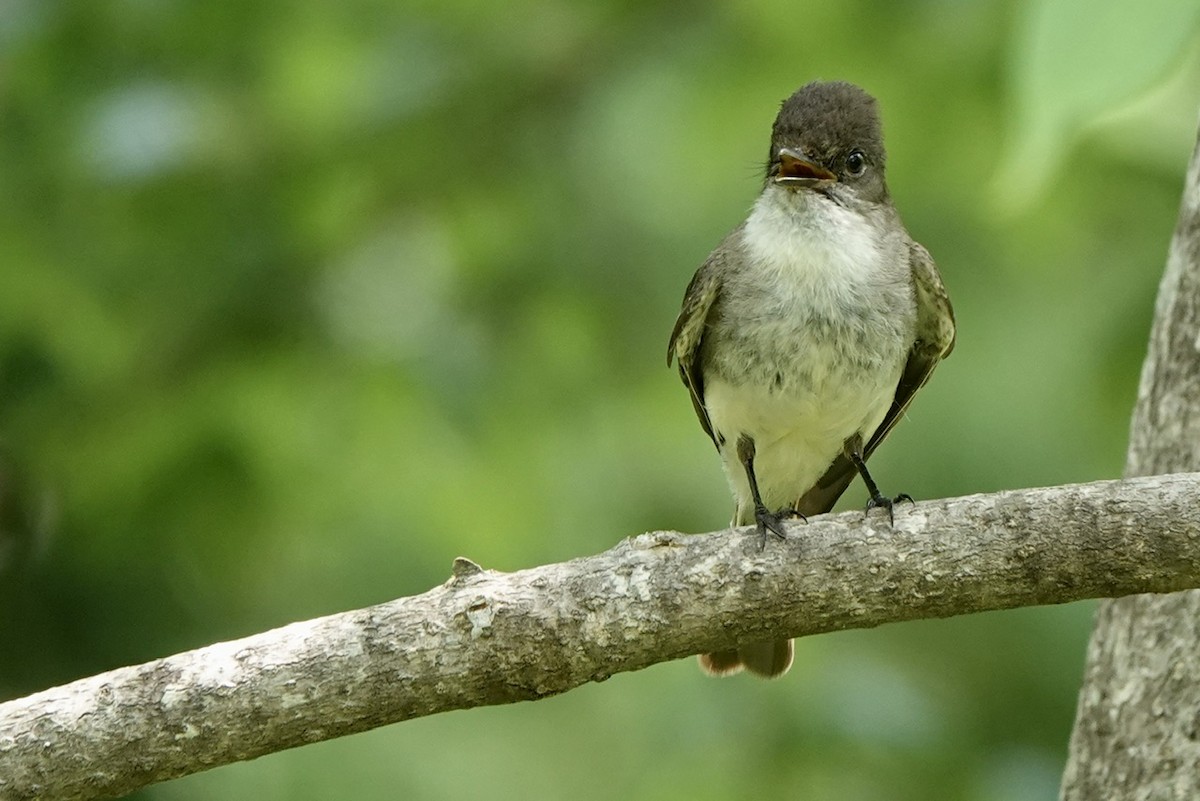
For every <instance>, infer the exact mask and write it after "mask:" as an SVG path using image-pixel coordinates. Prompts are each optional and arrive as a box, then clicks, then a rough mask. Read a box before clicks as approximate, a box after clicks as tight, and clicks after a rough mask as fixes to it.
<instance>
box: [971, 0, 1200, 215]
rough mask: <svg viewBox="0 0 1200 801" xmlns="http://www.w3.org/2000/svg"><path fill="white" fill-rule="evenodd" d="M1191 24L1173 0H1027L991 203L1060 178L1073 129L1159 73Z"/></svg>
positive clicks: (1004, 202)
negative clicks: (1003, 146) (1004, 141)
mask: <svg viewBox="0 0 1200 801" xmlns="http://www.w3.org/2000/svg"><path fill="white" fill-rule="evenodd" d="M1198 31H1200V5H1198V4H1196V3H1190V2H1179V1H1178V0H1145V2H1138V3H1128V2H1123V0H1101V1H1100V2H1094V1H1093V0H1031V1H1030V2H1026V3H1025V5H1024V8H1023V12H1022V15H1021V21H1020V24H1019V26H1018V29H1017V36H1016V37H1015V38H1014V41H1013V51H1012V56H1011V57H1012V59H1013V98H1012V106H1013V112H1012V115H1011V117H1010V119H1009V122H1008V125H1007V128H1008V131H1009V136H1008V146H1007V147H1006V154H1005V156H1004V158H1003V159H1002V160H1001V161H1000V165H999V168H998V170H997V172H996V175H995V177H994V179H993V191H994V195H995V198H996V202H997V204H998V206H999V208H1000V209H1002V210H1004V211H1007V212H1009V213H1011V212H1015V211H1019V210H1021V209H1023V208H1027V207H1028V206H1029V205H1030V204H1032V203H1033V202H1035V201H1036V200H1037V199H1038V198H1040V197H1041V196H1042V195H1043V193H1044V192H1045V190H1046V187H1047V186H1049V185H1050V184H1052V183H1053V182H1054V181H1056V180H1057V179H1058V178H1059V177H1060V176H1061V169H1062V165H1063V163H1064V162H1065V161H1066V154H1067V153H1068V152H1069V150H1070V149H1071V147H1072V145H1073V144H1074V142H1075V139H1076V137H1077V136H1078V135H1079V133H1080V131H1081V129H1082V128H1083V127H1084V126H1085V125H1086V124H1088V123H1089V122H1092V121H1093V120H1094V119H1095V118H1096V117H1098V116H1099V115H1100V114H1102V113H1103V112H1105V111H1109V110H1111V109H1114V108H1117V107H1119V106H1121V105H1123V104H1125V103H1127V102H1128V101H1129V100H1130V99H1132V98H1133V97H1134V96H1136V95H1137V94H1138V93H1141V92H1145V91H1146V90H1147V89H1149V88H1150V87H1151V86H1153V85H1155V84H1156V83H1158V82H1161V81H1162V80H1164V79H1165V78H1166V77H1167V75H1168V73H1169V71H1170V70H1171V68H1172V67H1175V68H1178V67H1179V65H1180V64H1181V63H1182V62H1183V60H1184V56H1185V54H1186V52H1187V51H1188V49H1189V46H1191V45H1194V44H1195V40H1196V35H1197V32H1198Z"/></svg>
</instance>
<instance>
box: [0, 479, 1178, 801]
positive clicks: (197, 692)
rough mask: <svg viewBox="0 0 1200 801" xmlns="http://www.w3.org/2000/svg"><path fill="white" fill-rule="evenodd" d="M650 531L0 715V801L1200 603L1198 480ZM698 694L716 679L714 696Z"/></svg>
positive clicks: (72, 794) (102, 680) (22, 704)
mask: <svg viewBox="0 0 1200 801" xmlns="http://www.w3.org/2000/svg"><path fill="white" fill-rule="evenodd" d="M896 517H897V519H896V524H895V527H894V529H889V528H888V527H887V525H886V523H884V522H883V519H882V516H881V515H875V516H871V517H870V518H869V519H868V520H867V521H865V522H864V519H863V516H862V513H860V512H851V513H846V514H841V515H830V516H824V517H820V518H816V519H814V520H813V521H812V522H811V523H809V524H802V523H801V524H796V525H794V526H793V527H792V528H791V536H789V538H788V540H787V541H786V542H783V543H779V542H774V541H772V542H769V543H768V547H767V548H766V550H765V551H761V552H760V550H759V547H758V539H757V537H756V536H754V535H753V533H752V532H750V531H749V530H739V531H737V532H734V533H731V532H729V531H722V532H716V533H712V534H705V535H700V536H683V535H680V534H677V533H674V532H653V533H649V534H643V535H641V536H638V537H634V538H631V539H628V540H625V541H624V542H622V543H620V544H619V545H617V546H616V547H615V548H612V549H610V550H608V551H605V552H604V553H601V554H597V555H595V556H590V557H586V558H582V559H575V560H572V561H570V562H564V563H561V564H554V565H545V566H542V567H536V568H532V569H529V570H522V571H519V572H516V573H499V572H494V571H486V570H482V569H480V568H479V567H478V566H476V565H474V564H473V563H471V562H470V561H468V560H466V559H458V560H456V561H455V567H454V575H453V576H452V577H451V578H450V580H449V581H447V582H446V583H445V584H443V585H442V586H440V587H436V588H434V589H432V590H430V591H429V592H426V593H424V594H422V595H417V596H412V597H408V598H400V599H398V600H395V601H391V602H389V603H384V604H380V605H378V606H373V607H369V608H367V609H360V610H356V611H353V612H345V613H342V614H337V615H330V616H328V617H323V618H318V619H316V620H310V621H306V622H303V623H294V624H292V625H289V626H284V627H283V628H279V629H275V630H273V631H268V632H264V633H262V634H257V635H254V636H252V637H247V638H245V639H242V640H236V641H233V642H226V643H218V644H216V645H211V646H208V647H206V648H200V649H197V650H195V651H189V652H187V653H183V654H178V655H175V656H171V657H167V658H165V659H159V660H156V661H153V662H149V663H146V664H144V665H138V666H135V667H127V668H121V669H119V670H113V671H110V672H108V673H103V674H100V675H98V676H93V677H91V678H87V679H82V680H80V681H76V682H73V683H71V684H68V685H65V686H62V687H57V688H54V689H51V690H46V691H44V692H40V693H36V694H34V695H31V696H28V697H25V698H21V699H17V700H14V701H9V702H7V703H4V704H0V798H2V799H5V800H6V801H9V800H12V801H16V800H17V799H33V798H38V799H46V798H53V799H85V798H86V799H90V798H108V797H113V796H117V795H121V794H124V793H128V792H130V791H132V790H135V789H137V788H139V787H142V786H144V785H146V784H150V783H153V782H156V781H162V780H165V779H169V778H175V777H178V776H184V775H187V774H190V773H196V772H199V771H202V770H206V769H208V768H211V767H215V766H217V765H223V764H227V763H230V762H235V761H238V760H244V759H252V758H254V757H257V756H261V755H263V754H268V753H271V752H274V751H280V750H283V749H285V748H291V747H293V746H297V745H302V744H304V743H310V742H316V741H319V740H325V739H330V738H333V737H339V736H341V735H344V734H350V733H353V732H358V731H363V730H366V729H370V728H374V727H376V726H382V725H385V724H388V723H394V722H396V721H401V720H407V719H409V718H414V717H419V716H422V715H430V714H434V713H437V712H444V711H447V710H451V709H460V708H465V707H473V706H484V705H489V704H503V703H510V702H513V701H526V700H535V699H538V698H544V697H546V696H549V695H554V694H556V693H560V692H563V691H565V690H569V689H571V688H573V687H577V686H579V685H580V684H583V683H585V682H588V681H602V680H604V679H605V678H607V677H608V676H610V675H612V674H614V673H618V672H621V671H628V670H638V669H641V668H644V667H648V666H650V665H653V664H655V663H658V662H664V661H667V660H670V659H678V658H680V657H684V656H688V655H690V654H695V653H699V652H701V651H706V650H714V649H717V648H721V647H725V646H728V645H729V644H731V643H734V642H736V641H739V640H757V639H763V638H766V637H768V636H776V637H777V636H779V635H781V634H787V635H790V636H804V635H808V634H817V633H819V632H825V631H833V630H839V629H848V628H868V627H872V626H877V625H879V624H881V623H890V622H894V621H900V620H911V619H915V618H932V617H947V616H950V615H959V614H965V613H969V612H981V611H984V610H990V609H1007V608H1012V607H1018V606H1031V605H1036V604H1050V603H1064V602H1067V601H1075V600H1080V599H1083V598H1096V597H1108V596H1120V595H1126V594H1129V593H1142V592H1171V591H1175V590H1180V589H1183V588H1188V587H1196V586H1200V474H1184V475H1176V476H1160V477H1155V478H1145V479H1135V480H1127V481H1104V482H1096V483H1093V484H1082V485H1074V486H1065V487H1054V488H1049V489H1031V490H1020V491H1013V492H1002V493H997V494H993V495H973V496H968V497H964V498H954V499H950V500H942V501H934V502H929V503H922V504H918V505H917V506H915V507H913V508H908V507H906V508H904V509H903V510H901V511H899V512H898V514H897V516H896ZM697 680H698V681H699V680H701V679H700V678H699V676H698V677H697Z"/></svg>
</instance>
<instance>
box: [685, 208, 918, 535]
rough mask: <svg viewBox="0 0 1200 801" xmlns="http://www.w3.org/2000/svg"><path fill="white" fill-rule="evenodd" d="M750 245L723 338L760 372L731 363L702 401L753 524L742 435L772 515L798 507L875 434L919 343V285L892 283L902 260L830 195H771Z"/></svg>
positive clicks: (744, 517) (710, 379)
mask: <svg viewBox="0 0 1200 801" xmlns="http://www.w3.org/2000/svg"><path fill="white" fill-rule="evenodd" d="M781 191H782V190H781ZM798 194H799V193H798ZM743 244H744V247H745V251H746V253H747V256H748V260H749V263H748V264H747V266H746V269H745V270H743V271H741V273H740V275H739V276H738V277H737V278H735V279H732V280H733V281H735V282H741V283H740V285H739V286H735V287H731V289H732V290H733V291H731V292H730V293H729V300H728V301H727V306H726V309H725V314H726V316H727V318H728V320H730V321H733V322H731V323H730V328H729V330H728V332H727V333H726V336H732V337H735V338H737V340H738V341H739V343H740V344H741V345H742V346H743V348H746V349H749V350H751V351H753V352H754V353H755V354H756V362H755V365H754V369H749V368H748V369H746V370H744V371H741V372H739V371H738V370H737V369H736V366H734V367H729V366H728V365H726V369H718V370H715V371H714V372H713V373H712V374H710V375H707V376H706V383H705V392H704V395H705V405H706V406H707V408H708V412H709V416H710V419H711V420H712V423H713V426H714V427H715V429H716V430H717V431H718V432H720V433H721V434H722V435H723V436H724V438H725V440H726V444H725V446H724V448H723V449H722V456H723V457H724V461H725V467H726V472H727V474H728V476H729V479H730V484H731V486H732V488H733V490H734V494H735V496H736V497H737V500H738V507H739V512H738V515H737V516H736V517H735V522H742V523H748V522H752V520H753V507H752V504H751V503H750V489H749V484H748V482H747V480H746V477H745V472H744V470H743V469H742V466H741V465H740V463H739V462H738V460H737V454H736V442H737V439H738V437H740V436H741V435H747V436H749V437H751V438H752V439H753V440H754V442H755V447H756V456H755V468H756V469H755V474H756V476H757V478H758V482H759V487H760V490H761V491H762V495H763V501H764V503H766V505H767V506H768V508H771V509H773V510H774V509H779V508H782V507H783V506H785V505H788V504H791V503H793V502H795V500H796V499H797V498H799V497H800V495H802V494H803V493H804V492H805V491H807V490H808V489H809V488H810V487H811V486H812V485H813V484H814V483H816V480H817V479H818V478H820V476H821V475H822V474H823V473H824V471H825V470H826V469H827V468H828V466H829V464H830V463H831V462H832V461H833V459H834V458H835V457H836V456H837V455H838V454H839V453H840V452H841V449H842V444H843V443H844V442H845V440H846V439H847V438H848V437H850V436H852V435H853V434H855V433H862V434H863V436H864V438H866V437H869V436H870V434H871V433H872V432H873V431H874V430H875V428H876V427H878V425H879V423H880V422H881V421H882V419H883V417H884V415H885V414H886V412H887V410H888V408H889V406H890V405H891V402H892V398H893V396H894V393H895V389H896V384H897V382H898V381H899V378H900V371H901V369H902V367H903V362H904V358H905V355H906V352H907V349H908V346H909V344H911V339H909V340H907V341H905V340H904V336H903V334H902V333H901V331H902V329H904V328H906V327H910V326H911V324H910V323H908V322H906V320H905V312H904V311H903V305H904V304H903V302H902V301H903V300H904V298H905V297H906V298H907V300H908V304H909V305H910V306H911V303H912V301H911V290H910V289H908V288H907V287H906V286H897V285H896V282H894V280H892V279H890V278H889V275H890V274H892V273H894V272H895V265H888V264H884V259H885V256H884V254H883V252H882V251H881V249H880V246H879V244H878V243H877V240H876V238H875V237H874V236H873V235H872V230H871V229H870V228H869V227H868V225H867V223H866V221H865V220H864V219H863V218H862V217H861V216H860V215H857V214H852V213H850V212H849V211H847V210H846V209H844V208H843V207H841V206H839V205H837V204H835V203H833V202H831V201H829V200H828V199H825V198H819V197H816V196H807V197H806V196H803V195H802V196H801V197H799V198H796V197H794V196H792V195H791V194H790V193H788V194H787V195H782V196H781V195H779V194H778V193H777V192H774V191H772V190H771V189H768V191H766V192H764V193H763V195H762V196H761V197H760V198H759V200H758V202H757V203H756V205H755V207H754V210H753V211H752V213H751V215H750V217H749V219H748V220H747V222H746V225H745V228H744V229H743ZM881 293H882V294H883V295H885V296H887V295H891V296H893V297H882V298H881V297H880V295H881ZM897 293H899V294H897ZM905 293H907V294H905ZM897 298H900V300H901V302H900V303H897ZM897 306H900V307H901V309H900V311H899V313H898V314H897V313H895V308H896V307H897ZM830 321H833V322H832V323H830Z"/></svg>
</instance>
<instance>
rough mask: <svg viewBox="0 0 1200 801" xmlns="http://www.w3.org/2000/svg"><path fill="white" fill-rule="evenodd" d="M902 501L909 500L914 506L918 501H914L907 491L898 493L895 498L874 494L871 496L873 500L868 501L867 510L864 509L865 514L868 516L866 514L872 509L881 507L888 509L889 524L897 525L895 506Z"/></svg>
mask: <svg viewBox="0 0 1200 801" xmlns="http://www.w3.org/2000/svg"><path fill="white" fill-rule="evenodd" d="M902 501H908V502H909V503H911V504H912V505H913V506H916V505H917V502H916V501H914V500H913V499H912V496H911V495H909V494H908V493H907V492H902V493H900V494H899V495H897V496H896V497H895V498H888V497H887V496H885V495H879V494H876V495H875V496H873V497H872V498H871V500H869V501H867V508H866V509H865V510H863V515H864V516H866V515H868V514H870V513H871V510H872V509H879V508H883V509H887V513H888V524H889V525H895V524H896V515H895V513H894V511H893V508H894V507H895V505H896V504H898V503H900V502H902Z"/></svg>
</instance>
